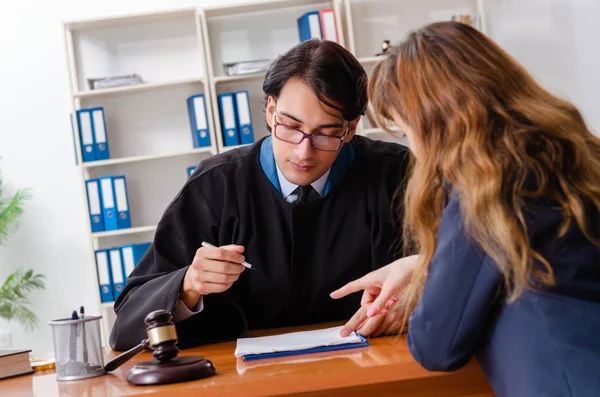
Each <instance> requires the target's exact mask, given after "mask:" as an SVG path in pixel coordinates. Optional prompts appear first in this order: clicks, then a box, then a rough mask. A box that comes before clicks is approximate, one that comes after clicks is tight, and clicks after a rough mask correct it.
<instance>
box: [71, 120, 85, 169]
mask: <svg viewBox="0 0 600 397" xmlns="http://www.w3.org/2000/svg"><path fill="white" fill-rule="evenodd" d="M74 118H75V115H74V114H73V113H71V114H69V120H70V121H71V135H72V138H73V154H74V155H75V165H79V159H77V140H76V139H75V121H74ZM78 135H79V134H78ZM81 154H82V155H83V149H82V150H81Z"/></svg>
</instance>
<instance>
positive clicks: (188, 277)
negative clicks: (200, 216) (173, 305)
mask: <svg viewBox="0 0 600 397" xmlns="http://www.w3.org/2000/svg"><path fill="white" fill-rule="evenodd" d="M243 252H244V247H243V246H240V245H226V246H223V247H214V246H209V244H203V247H201V248H199V249H198V250H197V251H196V255H195V257H194V260H193V261H192V264H191V265H190V267H189V268H188V270H187V272H186V273H185V278H184V279H183V287H182V291H181V295H180V299H181V300H182V301H183V303H185V305H186V306H187V307H188V308H192V307H194V306H195V305H196V303H198V301H199V300H200V297H201V296H202V295H209V294H218V293H221V292H224V291H227V290H228V289H229V288H230V287H231V286H232V285H233V283H234V282H236V281H237V280H238V279H239V277H240V274H242V272H243V271H244V270H246V267H245V266H244V265H242V263H244V262H245V258H244V256H243V255H242V253H243Z"/></svg>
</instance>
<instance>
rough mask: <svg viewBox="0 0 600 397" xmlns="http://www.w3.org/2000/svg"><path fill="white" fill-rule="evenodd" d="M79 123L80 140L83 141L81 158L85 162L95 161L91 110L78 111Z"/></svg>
mask: <svg viewBox="0 0 600 397" xmlns="http://www.w3.org/2000/svg"><path fill="white" fill-rule="evenodd" d="M77 125H78V126H79V140H80V142H81V159H82V161H83V162H86V161H95V160H96V150H95V149H94V146H95V142H94V131H93V128H92V115H91V113H90V112H89V110H87V109H82V110H78V111H77Z"/></svg>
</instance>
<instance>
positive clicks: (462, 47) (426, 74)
mask: <svg viewBox="0 0 600 397" xmlns="http://www.w3.org/2000/svg"><path fill="white" fill-rule="evenodd" d="M369 98H370V101H371V104H372V106H373V110H374V112H375V117H376V120H377V122H378V124H380V125H382V126H385V125H387V124H389V121H392V120H393V118H394V116H399V117H401V118H402V120H403V121H404V122H405V123H406V124H407V125H408V126H409V127H410V128H411V129H412V130H413V134H412V135H413V137H412V140H413V144H414V145H415V146H416V147H417V149H418V151H417V155H418V158H414V157H413V161H412V166H411V171H410V175H409V177H408V182H407V186H406V193H405V197H404V202H403V210H402V216H403V224H404V226H403V227H404V244H405V248H407V249H408V250H409V252H413V253H419V254H420V258H419V264H418V266H417V269H416V270H415V272H414V273H413V279H412V282H411V283H410V284H409V286H408V287H407V289H405V291H404V293H403V295H402V297H401V302H400V303H401V305H402V307H404V308H406V310H407V312H406V313H405V314H406V317H405V318H408V315H409V314H410V312H412V310H413V309H414V307H415V306H416V303H417V301H418V299H419V297H420V295H421V292H422V289H423V283H424V280H425V278H426V275H427V271H428V267H429V263H430V261H431V259H432V257H433V254H434V252H435V250H436V233H437V229H438V226H439V223H440V218H441V214H442V211H443V208H444V205H445V201H446V193H447V192H446V189H445V187H446V185H450V186H452V188H453V189H455V191H456V192H458V194H459V195H460V207H461V215H462V218H463V220H464V223H465V226H466V230H467V231H468V233H469V236H470V237H471V238H473V239H474V241H475V242H476V243H477V244H478V245H479V246H480V247H481V248H482V249H483V250H484V251H485V252H486V254H487V255H488V256H489V257H490V258H491V259H492V260H493V261H494V262H495V263H496V264H497V266H498V268H499V270H500V271H501V272H502V274H503V275H504V280H505V287H506V290H505V291H506V295H507V300H508V302H512V301H515V300H516V299H517V298H518V297H519V296H521V294H523V292H524V291H525V290H527V289H528V288H536V287H543V286H551V285H553V284H555V278H554V274H553V271H552V267H551V266H550V264H549V263H548V261H547V260H546V259H545V258H543V257H542V256H541V255H540V254H539V253H538V252H536V251H535V250H534V249H533V248H532V247H531V244H530V242H529V239H528V230H527V221H526V209H527V204H526V202H527V201H529V200H530V199H532V200H536V199H543V200H547V201H550V202H552V203H553V205H555V206H556V207H557V208H559V209H560V210H561V211H562V213H563V215H564V222H563V223H562V225H561V228H560V230H558V231H557V237H560V236H563V235H564V234H565V233H566V232H567V230H568V229H569V228H570V227H571V226H572V222H575V223H576V225H577V226H578V227H579V228H580V229H581V230H582V232H583V233H584V234H585V236H586V237H587V238H588V239H589V240H590V241H591V242H593V243H594V244H596V245H599V241H598V240H597V233H596V232H594V233H592V232H591V230H590V225H589V222H587V223H586V215H588V216H589V215H590V214H591V212H590V211H592V212H595V213H597V212H598V211H600V140H599V139H598V138H596V137H595V136H594V135H593V134H592V133H591V132H590V130H589V129H588V127H587V126H586V124H585V122H584V120H583V117H582V116H581V114H580V113H579V111H578V110H577V109H576V108H575V107H574V106H573V105H572V104H571V103H569V102H567V101H565V100H562V99H560V98H558V97H556V96H554V95H552V94H550V93H549V92H548V91H546V90H545V89H543V88H542V87H541V86H540V85H539V84H537V83H536V82H535V81H534V79H533V78H532V77H531V76H530V75H529V74H528V73H527V71H526V70H524V69H523V68H522V67H521V66H520V65H519V64H518V63H517V62H516V61H515V60H514V59H513V58H512V57H510V56H509V55H508V54H507V53H506V52H504V51H503V50H502V49H501V48H500V47H499V46H498V45H497V44H495V43H494V42H493V41H492V40H490V39H489V38H487V37H486V36H485V35H484V34H482V33H480V32H479V31H477V30H476V29H474V28H472V27H470V26H468V25H465V24H462V23H457V22H440V23H434V24H431V25H427V26H425V27H423V28H422V29H419V30H416V31H414V32H412V33H411V34H410V35H409V36H408V38H407V39H406V40H405V41H404V42H402V43H401V44H400V45H399V46H396V47H394V48H393V49H392V50H390V54H389V55H387V56H386V58H385V59H384V60H382V61H380V62H379V63H378V64H377V65H376V66H375V67H374V69H373V71H372V73H371V78H370V81H369ZM596 226H597V225H596ZM535 260H537V261H539V263H541V264H542V265H543V266H534V262H535Z"/></svg>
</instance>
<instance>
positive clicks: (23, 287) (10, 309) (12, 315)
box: [0, 269, 46, 329]
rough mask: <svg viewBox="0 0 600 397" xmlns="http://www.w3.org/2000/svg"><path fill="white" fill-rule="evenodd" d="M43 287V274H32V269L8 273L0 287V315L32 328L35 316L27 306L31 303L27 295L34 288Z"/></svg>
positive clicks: (44, 286) (35, 319)
mask: <svg viewBox="0 0 600 397" xmlns="http://www.w3.org/2000/svg"><path fill="white" fill-rule="evenodd" d="M44 288H46V284H45V282H44V276H43V275H41V274H34V273H33V270H27V271H25V270H23V269H19V270H17V271H15V272H14V273H12V274H10V275H9V276H8V277H7V278H6V281H4V284H3V285H2V287H0V317H2V318H4V319H6V320H8V321H11V320H16V321H18V322H19V323H21V324H22V325H23V326H24V327H25V328H26V329H33V328H34V327H35V326H36V324H37V318H36V316H35V314H34V313H33V312H32V311H31V310H30V309H29V308H28V307H27V306H28V305H30V304H31V302H30V301H29V295H30V293H31V292H33V291H34V290H37V289H44Z"/></svg>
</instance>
